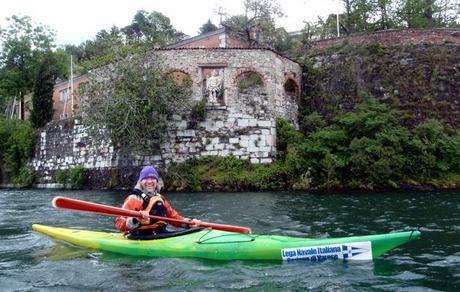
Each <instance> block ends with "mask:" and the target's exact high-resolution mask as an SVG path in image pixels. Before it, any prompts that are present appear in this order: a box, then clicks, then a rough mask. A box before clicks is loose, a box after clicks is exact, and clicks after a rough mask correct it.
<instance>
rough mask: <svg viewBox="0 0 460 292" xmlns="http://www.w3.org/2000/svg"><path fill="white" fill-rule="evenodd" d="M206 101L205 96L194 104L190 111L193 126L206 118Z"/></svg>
mask: <svg viewBox="0 0 460 292" xmlns="http://www.w3.org/2000/svg"><path fill="white" fill-rule="evenodd" d="M206 103H207V99H206V98H205V97H203V98H202V99H201V100H200V101H199V102H197V103H195V104H194V105H193V106H192V110H191V112H190V121H191V123H192V124H193V126H196V124H197V123H198V122H202V121H205V120H206Z"/></svg>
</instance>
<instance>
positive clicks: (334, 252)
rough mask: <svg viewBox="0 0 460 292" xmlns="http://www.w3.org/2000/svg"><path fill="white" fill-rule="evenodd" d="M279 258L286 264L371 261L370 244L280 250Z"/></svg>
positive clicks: (356, 243)
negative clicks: (338, 260) (333, 260)
mask: <svg viewBox="0 0 460 292" xmlns="http://www.w3.org/2000/svg"><path fill="white" fill-rule="evenodd" d="M281 257H282V258H283V260H285V261H288V262H290V261H312V262H319V261H324V260H327V259H343V260H372V244H371V242H370V241H361V242H351V243H342V244H329V245H321V246H308V247H296V248H285V249H282V250H281Z"/></svg>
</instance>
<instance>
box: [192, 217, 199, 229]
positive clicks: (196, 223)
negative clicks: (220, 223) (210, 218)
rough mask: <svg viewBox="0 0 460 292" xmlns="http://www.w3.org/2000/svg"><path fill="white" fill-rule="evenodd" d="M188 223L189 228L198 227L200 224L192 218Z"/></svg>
mask: <svg viewBox="0 0 460 292" xmlns="http://www.w3.org/2000/svg"><path fill="white" fill-rule="evenodd" d="M190 223H191V224H190V227H198V226H200V224H201V220H198V219H195V218H193V219H192V220H190Z"/></svg>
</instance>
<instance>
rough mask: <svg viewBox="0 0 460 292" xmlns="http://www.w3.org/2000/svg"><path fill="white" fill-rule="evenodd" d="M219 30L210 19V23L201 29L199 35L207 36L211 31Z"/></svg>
mask: <svg viewBox="0 0 460 292" xmlns="http://www.w3.org/2000/svg"><path fill="white" fill-rule="evenodd" d="M217 29H218V27H217V26H215V25H214V23H212V22H211V20H210V19H208V21H207V22H206V23H205V24H203V25H202V26H201V27H200V30H199V31H198V34H205V33H208V32H211V31H215V30H217Z"/></svg>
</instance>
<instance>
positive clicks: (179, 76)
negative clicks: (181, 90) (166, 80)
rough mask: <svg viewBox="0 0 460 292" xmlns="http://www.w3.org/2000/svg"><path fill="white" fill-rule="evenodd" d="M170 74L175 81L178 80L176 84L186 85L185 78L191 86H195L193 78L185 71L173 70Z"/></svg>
mask: <svg viewBox="0 0 460 292" xmlns="http://www.w3.org/2000/svg"><path fill="white" fill-rule="evenodd" d="M168 74H169V75H171V76H172V77H173V78H174V80H176V83H177V84H178V85H180V86H183V85H184V78H188V80H189V84H190V85H192V84H193V79H192V76H191V75H190V74H189V73H188V72H186V71H184V70H177V69H172V70H170V71H169V72H168Z"/></svg>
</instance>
